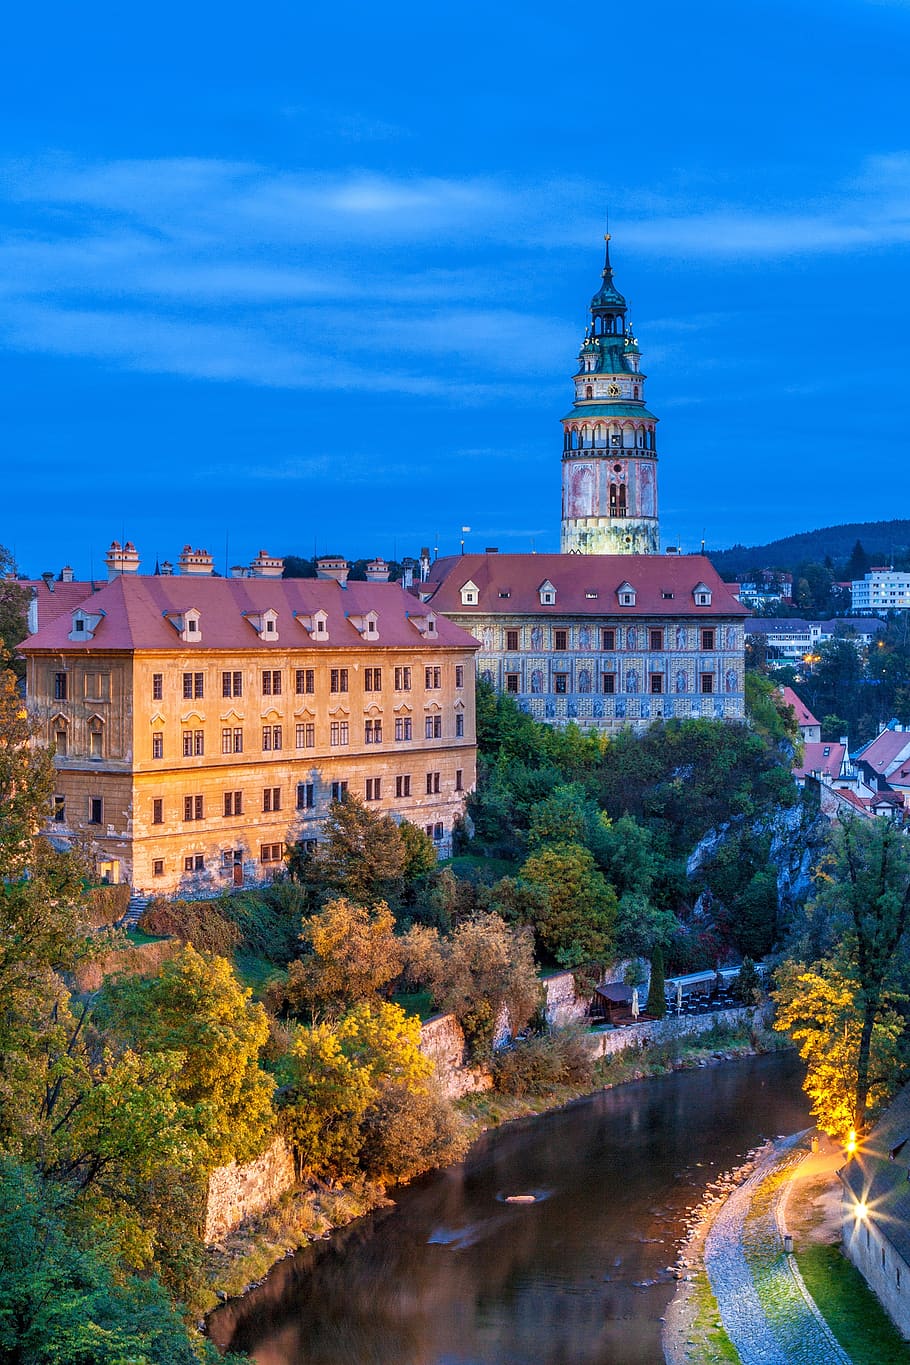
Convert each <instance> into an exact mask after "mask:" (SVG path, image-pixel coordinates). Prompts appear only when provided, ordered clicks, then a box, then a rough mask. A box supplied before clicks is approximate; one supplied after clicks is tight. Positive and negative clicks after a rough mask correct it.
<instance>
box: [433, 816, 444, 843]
mask: <svg viewBox="0 0 910 1365" xmlns="http://www.w3.org/2000/svg"><path fill="white" fill-rule="evenodd" d="M444 836H445V830H444V829H443V826H442V821H441V820H439V821H438V822H437V823H436V824H435V825H434V826H433V841H434V843H437V844H438V843H439V842H440V841H441V840H442V839H443V837H444Z"/></svg>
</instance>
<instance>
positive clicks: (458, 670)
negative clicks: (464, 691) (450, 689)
mask: <svg viewBox="0 0 910 1365" xmlns="http://www.w3.org/2000/svg"><path fill="white" fill-rule="evenodd" d="M455 686H456V687H464V664H456V665H455Z"/></svg>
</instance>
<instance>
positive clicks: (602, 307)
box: [591, 232, 626, 313]
mask: <svg viewBox="0 0 910 1365" xmlns="http://www.w3.org/2000/svg"><path fill="white" fill-rule="evenodd" d="M604 242H605V243H606V253H605V256H604V268H603V284H602V285H601V286H600V288H599V289H598V291H597V293H596V294H595V295H594V297H593V299H592V300H591V312H592V313H598V312H602V311H603V312H609V313H624V312H625V311H626V301H625V299H624V298H623V296H622V294H620V292H619V290H618V289H617V288H616V285H615V284H614V283H613V267H612V266H611V265H610V234H609V232H608V233H606V235H605V237H604Z"/></svg>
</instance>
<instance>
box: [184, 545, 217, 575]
mask: <svg viewBox="0 0 910 1365" xmlns="http://www.w3.org/2000/svg"><path fill="white" fill-rule="evenodd" d="M177 568H178V569H179V570H180V572H181V573H183V574H195V575H196V577H197V578H198V577H199V576H200V575H202V574H207V575H209V576H211V575H212V574H213V573H214V572H215V561H214V559H213V558H212V556H211V555H210V554H209V552H208V550H194V549H193V548H192V546H190V545H184V547H183V549H182V551H181V552H180V556H179V558H178V560H177Z"/></svg>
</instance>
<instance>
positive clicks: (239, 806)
mask: <svg viewBox="0 0 910 1365" xmlns="http://www.w3.org/2000/svg"><path fill="white" fill-rule="evenodd" d="M224 813H225V815H226V816H228V815H242V814H243V792H225V793H224Z"/></svg>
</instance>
